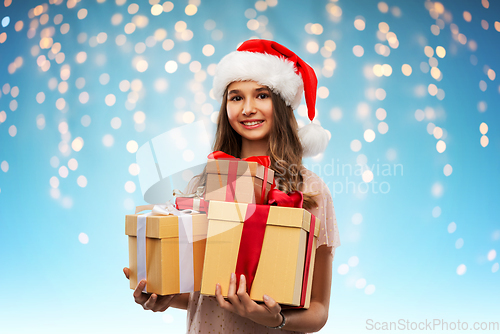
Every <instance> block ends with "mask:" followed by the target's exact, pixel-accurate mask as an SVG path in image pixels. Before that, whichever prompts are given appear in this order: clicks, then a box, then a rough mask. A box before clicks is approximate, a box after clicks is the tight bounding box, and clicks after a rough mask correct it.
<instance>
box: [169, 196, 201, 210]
mask: <svg viewBox="0 0 500 334" xmlns="http://www.w3.org/2000/svg"><path fill="white" fill-rule="evenodd" d="M175 207H176V208H177V209H178V210H188V209H190V210H195V211H199V212H204V213H207V212H208V201H205V200H204V199H203V198H195V197H177V198H176V199H175Z"/></svg>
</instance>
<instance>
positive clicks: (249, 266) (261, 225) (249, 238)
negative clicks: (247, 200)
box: [235, 204, 271, 294]
mask: <svg viewBox="0 0 500 334" xmlns="http://www.w3.org/2000/svg"><path fill="white" fill-rule="evenodd" d="M270 208H271V207H270V206H269V205H257V204H248V207H247V212H246V214H245V222H244V223H243V230H242V232H241V239H240V248H239V250H238V259H237V261H236V270H235V273H236V279H237V282H238V286H239V285H240V277H241V275H242V274H243V275H245V279H246V285H247V292H248V293H249V294H250V289H251V288H252V283H253V280H254V278H255V272H256V271H257V266H258V264H259V259H260V253H261V252H262V244H263V243H264V234H265V232H266V223H267V217H268V216H269V209H270Z"/></svg>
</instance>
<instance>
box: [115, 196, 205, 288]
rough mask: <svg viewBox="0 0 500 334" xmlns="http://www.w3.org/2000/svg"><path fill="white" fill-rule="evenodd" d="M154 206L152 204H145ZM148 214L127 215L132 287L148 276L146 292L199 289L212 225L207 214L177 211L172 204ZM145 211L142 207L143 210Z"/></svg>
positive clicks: (126, 226)
mask: <svg viewBox="0 0 500 334" xmlns="http://www.w3.org/2000/svg"><path fill="white" fill-rule="evenodd" d="M144 207H147V208H149V209H151V207H152V206H144ZM152 210H153V211H152V212H150V213H147V214H133V215H127V216H126V218H125V234H126V235H128V236H129V238H128V239H129V267H130V288H131V289H135V288H136V286H137V283H138V282H139V281H140V280H141V279H146V280H147V284H146V287H145V289H144V292H148V293H156V294H158V295H169V294H176V293H185V292H191V291H199V290H200V285H201V274H202V269H203V260H204V256H205V244H206V234H207V228H208V221H207V216H206V215H205V214H199V213H196V214H195V213H193V214H188V213H186V212H182V211H178V210H176V209H175V208H174V207H173V206H172V205H171V204H169V205H163V206H158V205H155V206H154V207H153V208H152ZM141 211H142V210H141Z"/></svg>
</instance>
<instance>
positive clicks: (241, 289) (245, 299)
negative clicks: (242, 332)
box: [237, 275, 257, 310]
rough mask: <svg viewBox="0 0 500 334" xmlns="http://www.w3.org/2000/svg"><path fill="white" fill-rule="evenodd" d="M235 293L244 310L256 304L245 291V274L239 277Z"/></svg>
mask: <svg viewBox="0 0 500 334" xmlns="http://www.w3.org/2000/svg"><path fill="white" fill-rule="evenodd" d="M237 295H238V298H239V300H240V301H241V303H242V304H243V306H244V307H245V309H246V310H249V309H250V308H251V307H254V306H256V305H257V303H256V302H254V301H253V300H252V299H251V298H250V296H249V295H248V293H247V280H246V278H245V275H241V277H240V285H239V286H238V292H237Z"/></svg>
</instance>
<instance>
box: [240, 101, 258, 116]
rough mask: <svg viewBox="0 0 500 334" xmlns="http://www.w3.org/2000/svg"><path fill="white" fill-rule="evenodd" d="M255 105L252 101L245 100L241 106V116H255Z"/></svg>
mask: <svg viewBox="0 0 500 334" xmlns="http://www.w3.org/2000/svg"><path fill="white" fill-rule="evenodd" d="M255 112H256V110H255V104H254V101H253V99H246V100H245V104H244V105H243V114H244V115H246V116H249V115H252V114H255Z"/></svg>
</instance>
